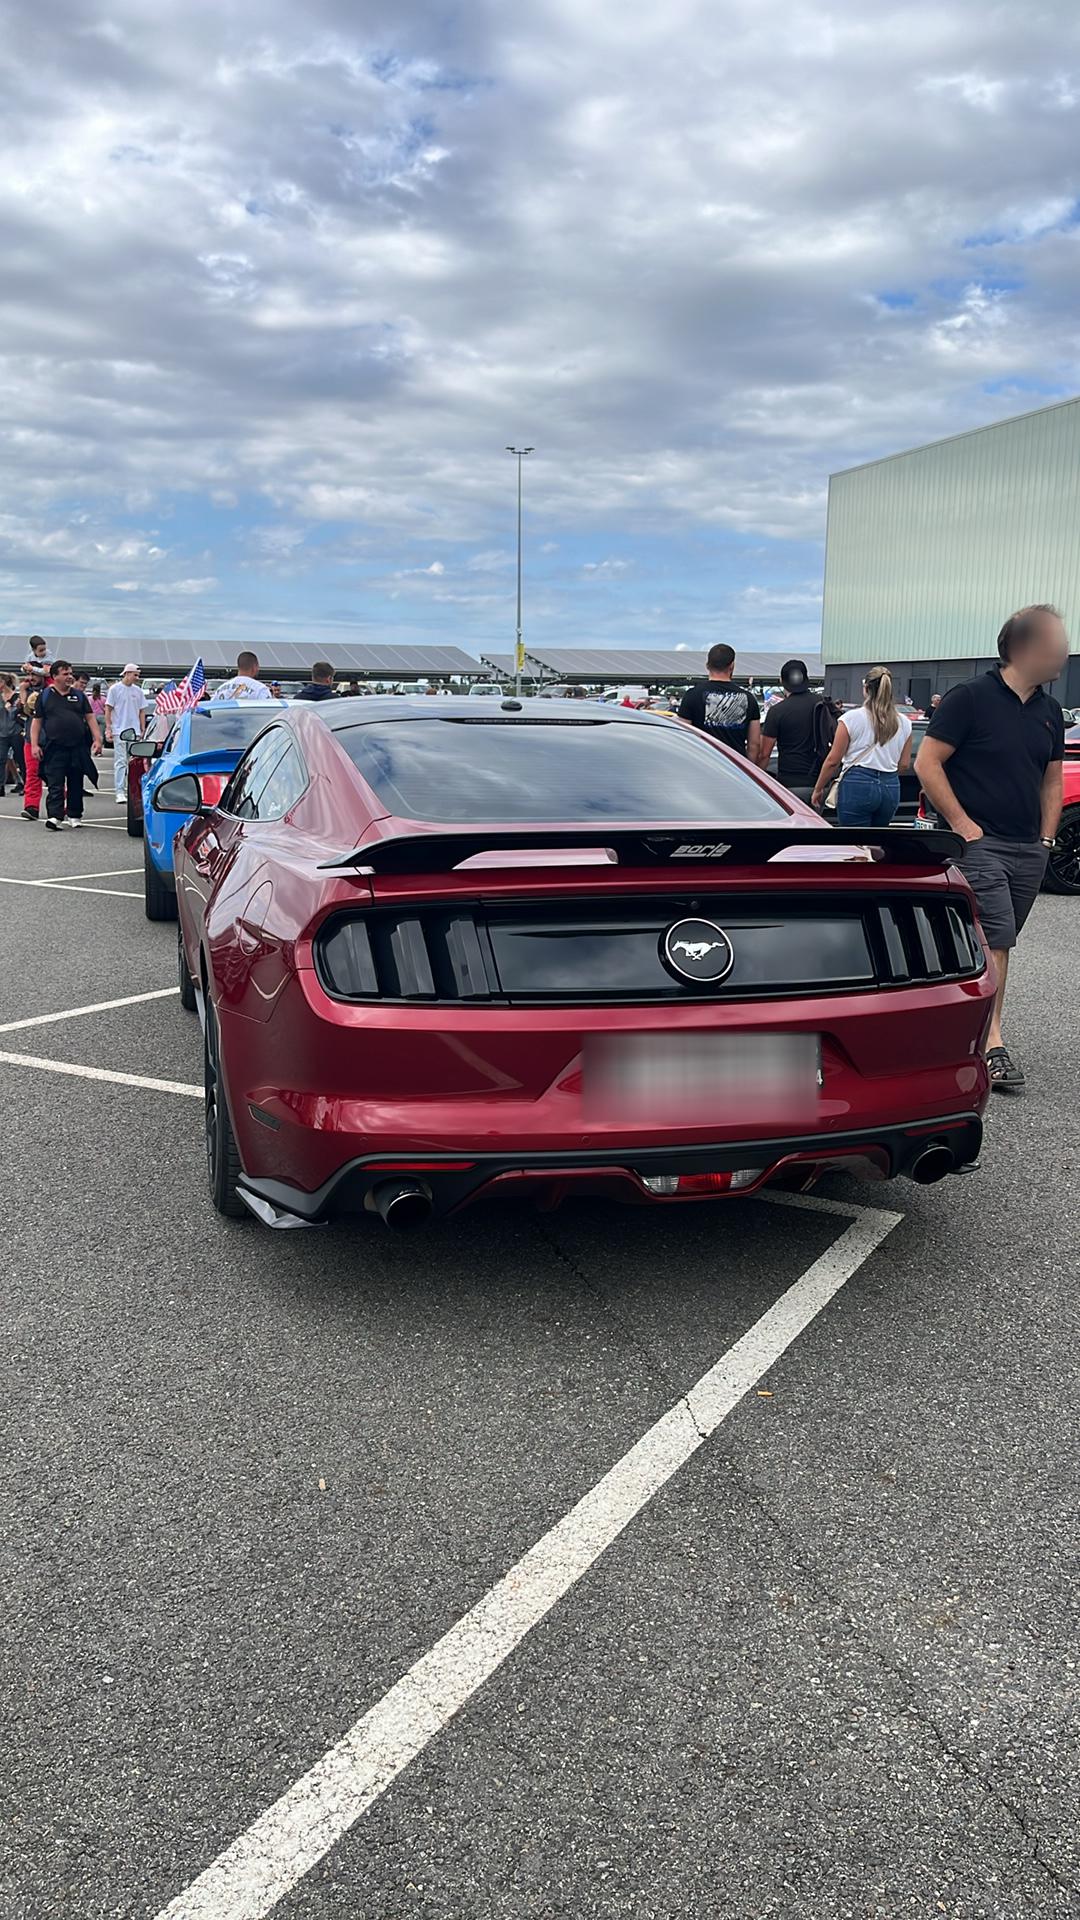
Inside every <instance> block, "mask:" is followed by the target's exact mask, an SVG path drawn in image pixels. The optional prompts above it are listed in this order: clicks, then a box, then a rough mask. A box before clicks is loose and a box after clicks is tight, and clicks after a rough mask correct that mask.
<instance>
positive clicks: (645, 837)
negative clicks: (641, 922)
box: [319, 820, 964, 874]
mask: <svg viewBox="0 0 1080 1920" xmlns="http://www.w3.org/2000/svg"><path fill="white" fill-rule="evenodd" d="M817 846H820V847H827V848H835V847H838V846H839V847H865V848H867V849H868V850H869V851H870V852H871V854H872V856H873V857H874V858H875V859H878V860H884V861H887V862H888V863H889V864H890V865H891V866H899V867H947V866H949V865H950V864H951V863H952V862H953V861H955V860H957V859H959V857H960V855H961V854H962V853H963V850H964V842H963V841H962V840H961V838H960V836H959V834H956V833H949V832H947V831H946V830H945V829H943V828H941V827H932V828H925V829H919V828H915V827H830V826H828V825H827V824H826V823H825V822H822V824H821V825H820V826H818V827H813V826H806V827H804V826H797V825H791V826H782V827H707V826H702V824H701V822H700V820H698V821H694V822H692V823H691V824H690V825H689V826H686V827H665V828H663V829H658V830H656V831H655V832H654V831H650V830H649V829H648V828H643V827H618V826H610V825H598V826H594V827H589V826H584V827H537V826H525V827H460V828H456V829H454V830H448V831H444V830H443V829H441V828H439V829H436V830H435V831H425V830H423V829H420V830H419V831H417V832H415V833H392V834H387V835H386V837H385V838H384V839H382V840H369V841H368V842H367V843H366V844H365V845H364V846H362V847H354V848H353V849H352V851H351V852H350V853H342V854H338V855H336V857H335V858H334V859H333V860H323V861H320V863H319V864H320V871H323V872H334V871H338V870H343V871H346V872H348V871H350V870H351V871H353V872H359V873H370V874H377V873H438V872H449V871H450V869H451V868H453V867H457V866H460V865H461V862H462V861H463V860H468V859H470V858H471V857H472V856H474V855H475V854H479V853H501V852H505V853H518V852H531V851H534V850H539V851H547V850H548V849H558V850H561V849H564V848H567V849H568V848H574V847H605V848H609V849H610V850H611V852H612V853H613V854H614V855H615V857H616V859H617V861H618V863H619V865H620V866H626V867H676V866H677V867H682V866H684V865H685V866H687V867H701V866H705V867H709V868H711V869H715V868H717V867H719V866H721V865H723V866H728V867H756V866H764V865H765V863H766V862H767V861H769V860H772V859H773V858H774V857H775V855H776V854H778V853H783V852H784V851H785V850H786V849H787V848H804V847H817Z"/></svg>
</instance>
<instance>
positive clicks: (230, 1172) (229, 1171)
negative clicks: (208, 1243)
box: [203, 995, 247, 1220]
mask: <svg viewBox="0 0 1080 1920" xmlns="http://www.w3.org/2000/svg"><path fill="white" fill-rule="evenodd" d="M203 1086H204V1088H205V1098H206V1175H207V1179H208V1181H209V1184H210V1198H211V1200H212V1201H213V1203H214V1206H215V1207H216V1208H217V1211H218V1212H219V1213H223V1214H224V1215H225V1216H226V1218H227V1219H229V1220H243V1219H246V1217H247V1208H246V1207H245V1205H244V1203H243V1201H242V1200H241V1198H240V1196H239V1194H238V1193H237V1191H236V1183H237V1181H238V1180H239V1178H240V1171H241V1169H240V1155H239V1153H238V1152H237V1148H236V1139H235V1137H234V1135H233V1130H232V1122H231V1121H230V1119H229V1108H228V1103H227V1101H226V1099H225V1089H224V1087H223V1085H222V1082H221V1056H220V1051H219V1048H218V1030H217V1020H216V1018H215V1015H214V1009H213V1007H212V1005H211V1003H210V998H209V995H207V1001H206V1032H205V1036H204V1043H203Z"/></svg>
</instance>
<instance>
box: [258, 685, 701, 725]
mask: <svg viewBox="0 0 1080 1920" xmlns="http://www.w3.org/2000/svg"><path fill="white" fill-rule="evenodd" d="M304 704H306V705H310V706H311V707H312V709H313V711H314V712H315V713H316V714H317V715H318V717H319V719H320V720H322V721H323V722H324V723H325V724H326V725H327V726H328V727H329V728H330V729H331V731H332V732H334V733H340V732H341V730H342V728H343V727H361V726H372V725H374V724H375V723H376V722H377V721H386V720H431V721H436V720H442V721H446V720H452V719H455V718H460V719H462V720H468V719H473V718H475V719H477V720H483V721H486V722H487V724H488V725H489V726H491V725H493V724H497V723H499V722H509V723H511V724H513V723H516V724H518V725H519V726H533V727H535V726H544V727H580V726H594V727H595V726H622V725H625V726H644V727H663V726H668V725H670V724H671V723H670V722H669V721H668V720H666V719H665V718H664V716H663V715H662V714H659V713H640V712H638V711H636V710H635V709H634V708H632V707H612V706H605V705H603V703H602V702H601V701H599V700H592V701H590V700H578V701H565V702H563V701H559V703H558V705H557V706H555V707H554V709H553V707H552V706H549V705H548V703H547V702H546V701H542V700H521V701H518V700H517V699H515V697H514V696H513V694H507V695H505V696H504V698H503V699H502V700H501V701H500V700H493V699H491V698H487V699H479V700H477V699H470V698H469V696H468V695H467V694H465V695H460V696H458V695H451V696H450V697H449V698H445V697H444V698H442V699H438V700H433V699H432V698H431V697H430V695H427V694H425V695H421V696H420V697H418V698H417V697H414V696H411V695H408V694H391V693H388V694H377V693H376V694H368V695H366V696H363V697H361V698H360V699H359V700H357V699H349V698H348V696H344V697H342V698H339V699H337V700H335V701H334V702H333V704H332V705H331V703H330V701H329V700H320V701H311V702H305V703H304ZM299 705H300V703H299V702H298V703H297V706H296V707H295V708H294V709H293V711H294V712H296V711H299Z"/></svg>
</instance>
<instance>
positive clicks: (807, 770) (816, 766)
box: [765, 687, 831, 787]
mask: <svg viewBox="0 0 1080 1920" xmlns="http://www.w3.org/2000/svg"><path fill="white" fill-rule="evenodd" d="M824 705H825V702H824V700H823V699H822V697H821V695H820V694H819V693H814V691H813V689H812V688H810V687H804V688H802V689H801V690H800V691H799V692H798V693H789V694H788V696H787V698H786V699H785V700H778V701H777V702H776V704H775V706H771V707H770V708H769V711H768V713H767V714H766V715H765V732H766V734H767V736H768V738H769V739H770V740H775V741H776V751H777V763H778V764H777V775H778V777H779V778H780V779H781V780H782V781H783V783H784V785H785V786H786V787H812V786H813V784H814V781H815V780H816V779H817V777H818V774H819V773H820V772H821V768H822V765H823V763H824V760H825V759H826V757H827V756H826V755H825V754H823V753H822V751H821V746H822V737H824V738H825V739H827V738H828V734H829V732H830V731H831V715H829V716H828V723H827V724H826V716H825V715H824V714H823V715H822V719H821V722H820V723H819V724H818V726H816V727H815V724H814V716H815V715H816V713H817V711H818V709H819V707H823V706H824Z"/></svg>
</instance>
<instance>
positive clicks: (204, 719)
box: [190, 700, 279, 753]
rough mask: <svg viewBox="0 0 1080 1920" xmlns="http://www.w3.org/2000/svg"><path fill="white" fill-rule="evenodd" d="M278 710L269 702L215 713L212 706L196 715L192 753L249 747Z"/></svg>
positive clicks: (219, 709)
mask: <svg viewBox="0 0 1080 1920" xmlns="http://www.w3.org/2000/svg"><path fill="white" fill-rule="evenodd" d="M278 710H279V709H278V708H277V707H276V706H271V705H270V702H269V701H268V700H252V701H249V703H248V705H247V706H245V707H232V708H229V710H228V711H225V710H224V709H223V708H221V707H219V708H218V709H217V711H216V712H215V710H214V708H213V707H212V706H208V707H207V708H206V709H205V711H202V710H200V711H199V712H198V713H193V714H192V716H191V747H190V752H192V753H213V752H215V751H216V749H217V748H219V747H220V748H221V749H222V750H225V751H227V750H228V749H230V748H233V747H249V746H250V745H251V742H252V741H253V740H254V738H255V735H256V734H257V733H261V732H262V729H263V728H264V727H265V725H266V723H267V721H268V720H272V719H273V718H274V715H275V714H276V713H277V712H278Z"/></svg>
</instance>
